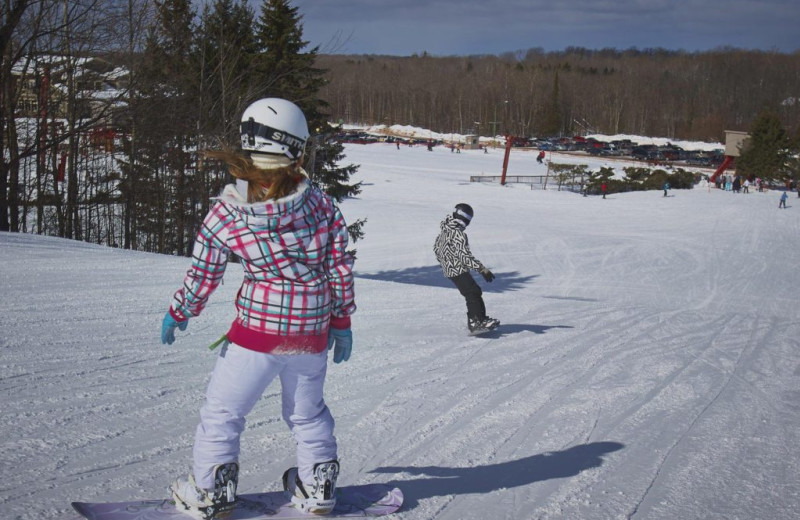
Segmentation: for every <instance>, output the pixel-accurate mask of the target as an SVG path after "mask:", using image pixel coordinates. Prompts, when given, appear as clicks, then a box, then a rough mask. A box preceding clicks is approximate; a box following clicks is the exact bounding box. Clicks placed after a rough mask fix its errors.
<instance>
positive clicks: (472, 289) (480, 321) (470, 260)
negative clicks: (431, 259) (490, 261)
mask: <svg viewBox="0 0 800 520" xmlns="http://www.w3.org/2000/svg"><path fill="white" fill-rule="evenodd" d="M472 215H473V211H472V207H471V206H470V205H469V204H464V203H460V204H456V208H455V211H453V213H452V214H451V215H448V216H447V217H446V218H445V219H444V220H443V221H442V223H441V224H440V225H439V227H440V229H441V232H440V233H439V236H438V237H437V238H436V243H435V244H434V246H433V252H434V254H435V255H436V260H438V261H439V264H440V265H441V266H442V271H444V275H445V276H446V277H447V278H449V279H450V281H451V282H453V284H455V286H456V288H458V291H459V292H460V293H461V295H462V296H463V297H464V299H465V300H466V301H467V328H468V329H469V331H470V333H473V334H474V333H479V332H484V331H487V330H492V329H495V328H497V326H498V325H500V321H499V320H496V319H494V318H489V317H488V316H486V305H484V303H483V297H482V294H483V293H482V291H481V288H480V286H479V285H478V284H477V283H476V282H475V280H474V279H473V278H472V274H471V273H470V270H471V269H477V270H478V272H479V273H480V274H481V276H483V278H484V280H486V281H487V282H491V281H492V280H494V275H493V274H492V272H491V271H490V270H489V269H487V268H486V267H485V266H484V265H483V264H482V263H480V262H479V261H478V260H476V259H475V257H474V256H472V253H471V252H470V250H469V241H468V240H467V234H466V233H465V232H464V229H465V228H466V227H467V226H468V225H469V223H470V221H471V220H472Z"/></svg>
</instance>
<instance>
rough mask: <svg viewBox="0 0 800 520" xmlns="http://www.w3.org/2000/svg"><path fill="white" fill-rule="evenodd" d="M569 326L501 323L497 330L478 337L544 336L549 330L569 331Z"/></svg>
mask: <svg viewBox="0 0 800 520" xmlns="http://www.w3.org/2000/svg"><path fill="white" fill-rule="evenodd" d="M571 328H573V327H572V326H571V325H525V324H522V323H509V324H505V323H502V324H501V325H500V326H499V327H498V328H496V329H494V330H491V331H489V332H484V333H483V334H481V335H480V336H479V337H482V338H502V337H503V336H508V335H510V334H519V333H520V332H533V333H534V334H544V333H546V332H547V331H548V330H550V329H571Z"/></svg>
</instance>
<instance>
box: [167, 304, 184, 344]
mask: <svg viewBox="0 0 800 520" xmlns="http://www.w3.org/2000/svg"><path fill="white" fill-rule="evenodd" d="M187 326H189V320H186V321H175V318H173V317H172V314H170V312H169V311H167V313H166V314H165V315H164V321H163V322H161V343H163V344H164V345H172V344H173V343H174V342H175V329H176V328H178V329H180V330H186V327H187Z"/></svg>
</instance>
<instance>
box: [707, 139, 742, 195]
mask: <svg viewBox="0 0 800 520" xmlns="http://www.w3.org/2000/svg"><path fill="white" fill-rule="evenodd" d="M747 137H748V135H747V132H737V131H735V130H725V160H724V161H722V164H720V165H719V168H717V170H716V171H715V172H714V175H712V176H711V179H710V182H712V183H713V182H714V181H716V180H717V177H719V176H720V175H722V173H723V172H724V171H725V170H726V169H728V167H729V166H731V165H732V164H733V161H734V160H735V158H736V157H739V155H741V151H742V146H743V145H744V142H745V140H746V139H747Z"/></svg>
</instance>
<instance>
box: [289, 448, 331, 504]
mask: <svg viewBox="0 0 800 520" xmlns="http://www.w3.org/2000/svg"><path fill="white" fill-rule="evenodd" d="M338 476H339V462H337V461H335V460H331V461H328V462H319V463H317V464H314V482H313V483H311V484H304V483H303V482H302V481H301V480H300V476H299V475H298V474H297V468H289V469H287V470H286V472H285V473H284V474H283V491H284V493H285V494H286V496H287V498H289V499H290V500H291V501H292V503H293V504H294V505H295V506H296V507H297V508H298V509H300V510H301V511H307V512H309V513H314V514H316V515H326V514H328V513H330V512H331V511H333V508H334V506H335V505H336V479H337V477H338Z"/></svg>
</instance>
